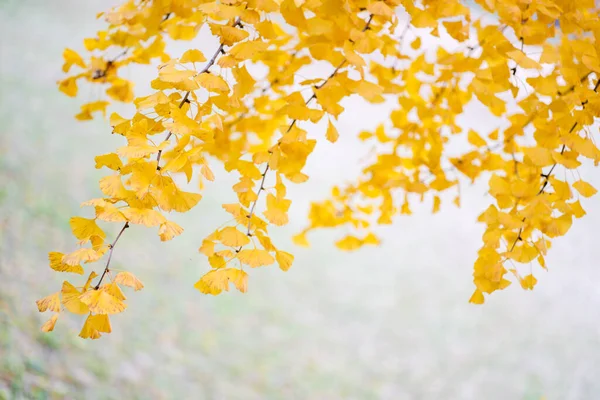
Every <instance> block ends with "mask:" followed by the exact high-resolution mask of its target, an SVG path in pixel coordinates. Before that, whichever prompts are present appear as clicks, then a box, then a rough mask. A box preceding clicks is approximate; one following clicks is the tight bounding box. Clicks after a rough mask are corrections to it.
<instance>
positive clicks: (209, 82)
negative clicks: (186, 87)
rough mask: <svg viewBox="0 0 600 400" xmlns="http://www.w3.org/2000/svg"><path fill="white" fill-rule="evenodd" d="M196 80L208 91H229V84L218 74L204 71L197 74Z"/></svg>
mask: <svg viewBox="0 0 600 400" xmlns="http://www.w3.org/2000/svg"><path fill="white" fill-rule="evenodd" d="M195 79H196V82H198V84H199V85H200V86H202V87H203V88H204V89H206V90H208V91H209V92H217V93H219V92H229V85H228V84H227V82H225V80H224V79H223V78H221V77H220V76H217V75H214V74H210V73H204V74H200V75H198V76H197V77H196V78H195Z"/></svg>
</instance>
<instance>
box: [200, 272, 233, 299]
mask: <svg viewBox="0 0 600 400" xmlns="http://www.w3.org/2000/svg"><path fill="white" fill-rule="evenodd" d="M226 271H227V269H213V270H211V271H209V272H207V273H206V274H204V276H202V278H200V280H199V281H198V282H196V284H195V285H194V287H195V288H196V289H198V290H199V291H200V292H202V293H204V294H212V295H217V294H219V293H221V292H222V291H223V290H225V291H228V290H229V278H228V277H227V272H226Z"/></svg>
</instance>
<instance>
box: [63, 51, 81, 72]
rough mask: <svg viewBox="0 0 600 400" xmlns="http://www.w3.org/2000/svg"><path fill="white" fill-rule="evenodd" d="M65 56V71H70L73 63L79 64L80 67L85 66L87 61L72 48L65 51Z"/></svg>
mask: <svg viewBox="0 0 600 400" xmlns="http://www.w3.org/2000/svg"><path fill="white" fill-rule="evenodd" d="M63 58H64V60H65V63H64V64H63V67H62V70H63V72H69V70H70V69H71V66H72V65H77V66H78V67H81V68H85V67H86V65H85V62H84V61H83V58H81V56H80V55H79V54H77V52H76V51H75V50H71V49H69V48H67V49H65V50H64V51H63Z"/></svg>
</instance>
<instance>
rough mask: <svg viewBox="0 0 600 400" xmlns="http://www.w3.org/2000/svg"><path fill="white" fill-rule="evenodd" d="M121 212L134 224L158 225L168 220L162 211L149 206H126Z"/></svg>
mask: <svg viewBox="0 0 600 400" xmlns="http://www.w3.org/2000/svg"><path fill="white" fill-rule="evenodd" d="M121 212H122V213H123V215H124V216H125V218H127V220H128V221H129V222H131V223H133V224H141V225H145V226H156V225H160V224H163V223H165V222H166V219H165V217H164V216H163V215H162V214H161V213H159V212H158V211H155V210H150V209H148V208H124V209H123V210H121Z"/></svg>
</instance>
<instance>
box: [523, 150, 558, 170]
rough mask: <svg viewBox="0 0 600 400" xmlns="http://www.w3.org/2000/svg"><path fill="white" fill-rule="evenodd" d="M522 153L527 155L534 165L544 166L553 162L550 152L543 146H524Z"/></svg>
mask: <svg viewBox="0 0 600 400" xmlns="http://www.w3.org/2000/svg"><path fill="white" fill-rule="evenodd" d="M523 153H524V154H525V155H526V156H527V157H529V160H530V161H531V164H533V165H535V166H536V167H546V166H548V165H552V164H554V159H553V158H552V152H551V151H550V150H548V149H546V148H544V147H526V148H524V149H523Z"/></svg>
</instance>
